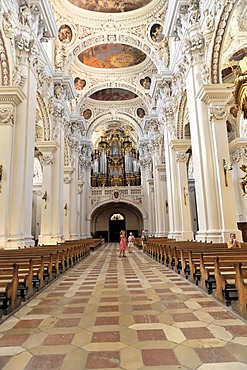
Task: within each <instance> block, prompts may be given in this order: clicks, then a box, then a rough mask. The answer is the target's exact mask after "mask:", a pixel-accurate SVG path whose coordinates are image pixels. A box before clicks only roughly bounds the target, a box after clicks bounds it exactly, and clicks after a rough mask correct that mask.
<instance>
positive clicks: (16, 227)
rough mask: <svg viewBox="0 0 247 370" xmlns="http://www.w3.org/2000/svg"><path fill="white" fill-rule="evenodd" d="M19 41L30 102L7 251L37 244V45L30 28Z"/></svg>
mask: <svg viewBox="0 0 247 370" xmlns="http://www.w3.org/2000/svg"><path fill="white" fill-rule="evenodd" d="M15 42H16V54H17V56H18V69H19V71H20V72H19V73H20V76H21V77H20V80H21V82H19V83H21V85H22V89H23V93H24V95H25V96H26V99H25V100H23V101H22V103H21V104H19V105H18V107H17V109H16V125H15V129H14V138H13V158H12V159H13V162H12V169H11V170H12V174H11V187H10V194H11V195H10V203H9V228H8V241H7V245H6V248H18V247H19V246H20V247H23V246H31V245H34V239H33V236H32V235H31V226H32V220H31V218H32V187H33V163H34V143H35V120H36V96H37V80H36V73H35V69H34V65H33V60H34V58H35V54H36V51H34V50H33V45H34V44H33V42H32V40H31V33H30V29H29V28H28V27H22V28H21V33H20V35H18V36H17V37H16V40H15ZM23 45H25V48H24V47H23Z"/></svg>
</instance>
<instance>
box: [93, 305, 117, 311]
mask: <svg viewBox="0 0 247 370" xmlns="http://www.w3.org/2000/svg"><path fill="white" fill-rule="evenodd" d="M118 311H119V306H99V307H98V312H118Z"/></svg>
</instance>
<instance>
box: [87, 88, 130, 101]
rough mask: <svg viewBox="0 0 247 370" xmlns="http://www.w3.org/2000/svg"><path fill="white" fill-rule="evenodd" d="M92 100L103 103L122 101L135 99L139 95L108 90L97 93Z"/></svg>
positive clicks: (126, 91)
mask: <svg viewBox="0 0 247 370" xmlns="http://www.w3.org/2000/svg"><path fill="white" fill-rule="evenodd" d="M90 98H91V99H94V100H101V101H121V100H131V99H135V98H137V95H136V94H134V93H133V92H131V91H128V90H125V89H118V88H113V89H112V88H108V89H103V90H100V91H96V92H95V93H94V94H92V95H91V96H90Z"/></svg>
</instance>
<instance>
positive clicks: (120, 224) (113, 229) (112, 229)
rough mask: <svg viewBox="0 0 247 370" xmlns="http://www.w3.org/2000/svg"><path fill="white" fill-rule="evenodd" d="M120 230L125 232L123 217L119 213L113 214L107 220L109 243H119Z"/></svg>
mask: <svg viewBox="0 0 247 370" xmlns="http://www.w3.org/2000/svg"><path fill="white" fill-rule="evenodd" d="M121 230H125V217H124V215H123V214H121V213H114V214H113V215H112V216H111V217H110V220H109V241H110V242H119V234H120V231H121Z"/></svg>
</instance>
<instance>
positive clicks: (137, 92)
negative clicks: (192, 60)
mask: <svg viewBox="0 0 247 370" xmlns="http://www.w3.org/2000/svg"><path fill="white" fill-rule="evenodd" d="M51 5H52V7H53V11H54V15H55V19H56V22H57V26H58V30H59V33H58V37H57V40H56V47H57V48H60V49H61V50H62V52H63V53H64V54H65V55H66V63H65V69H66V72H67V73H69V74H70V75H72V77H73V80H74V84H75V88H76V90H77V93H78V96H77V99H76V104H75V110H76V112H77V113H79V114H80V115H82V116H83V117H84V118H85V121H86V124H87V130H88V133H90V137H91V138H93V140H94V141H97V139H98V138H99V135H100V132H101V130H102V129H107V130H109V129H110V128H112V129H116V128H120V129H122V130H128V131H129V132H130V134H131V136H132V138H133V139H135V140H137V138H138V137H139V136H140V135H141V132H142V121H143V117H144V115H145V114H147V113H148V109H149V105H150V96H149V89H150V84H151V77H152V75H153V74H155V73H159V72H160V71H162V68H164V63H163V61H162V58H163V55H164V50H165V48H166V46H167V45H166V42H167V39H166V35H164V34H163V26H164V22H165V16H166V8H167V1H166V0H129V1H126V0H117V1H116V0H102V1H101V0H51ZM165 67H167V66H165Z"/></svg>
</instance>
